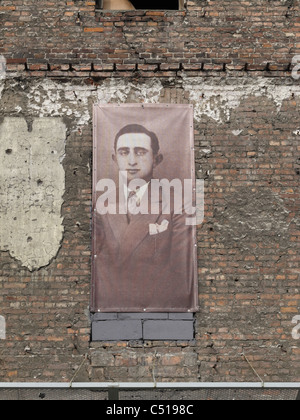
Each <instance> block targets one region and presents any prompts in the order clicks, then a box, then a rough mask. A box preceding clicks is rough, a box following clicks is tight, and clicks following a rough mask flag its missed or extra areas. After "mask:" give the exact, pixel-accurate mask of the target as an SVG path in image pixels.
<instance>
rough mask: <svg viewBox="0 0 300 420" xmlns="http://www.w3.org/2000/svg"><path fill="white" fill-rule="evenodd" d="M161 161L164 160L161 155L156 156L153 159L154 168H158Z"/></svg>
mask: <svg viewBox="0 0 300 420" xmlns="http://www.w3.org/2000/svg"><path fill="white" fill-rule="evenodd" d="M163 160H164V157H163V155H162V154H161V153H160V154H159V155H157V156H156V158H155V159H154V168H156V166H158V165H159V164H160V163H161V162H162V161H163Z"/></svg>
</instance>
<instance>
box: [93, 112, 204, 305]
mask: <svg viewBox="0 0 300 420" xmlns="http://www.w3.org/2000/svg"><path fill="white" fill-rule="evenodd" d="M194 161H195V160H194V129H193V107H192V106H191V105H165V104H160V105H146V104H145V105H141V104H126V105H116V104H115V105H102V104H101V105H95V106H94V155H93V172H94V173H93V234H92V242H93V263H92V264H93V267H92V304H91V306H92V308H91V309H92V312H195V311H197V309H198V281H197V246H196V226H195V224H196V223H195V222H194V220H195V211H196V208H195V205H196V203H195V190H196V188H195V164H194Z"/></svg>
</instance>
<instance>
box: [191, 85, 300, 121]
mask: <svg viewBox="0 0 300 420" xmlns="http://www.w3.org/2000/svg"><path fill="white" fill-rule="evenodd" d="M183 88H184V90H185V91H187V92H188V93H189V95H190V101H191V102H192V103H194V105H195V118H196V120H197V121H200V120H201V119H202V117H203V116H204V115H206V116H208V117H210V118H212V119H213V120H215V121H216V122H218V123H219V124H223V123H225V122H226V121H229V120H230V116H231V112H232V110H234V109H236V108H238V107H239V105H240V103H241V101H242V100H243V99H244V98H247V97H250V96H256V97H267V98H268V99H271V100H273V101H274V102H275V105H276V107H277V110H278V112H279V111H280V109H281V106H282V103H283V101H284V100H287V99H289V98H291V97H292V95H295V96H300V86H299V85H292V86H287V85H279V86H277V85H274V83H272V81H269V80H268V79H265V78H262V77H259V78H257V79H255V82H254V81H253V80H248V81H247V82H245V83H244V84H233V85H227V84H225V83H219V84H217V83H215V84H207V83H205V82H203V81H199V79H195V78H188V77H186V78H184V81H183Z"/></svg>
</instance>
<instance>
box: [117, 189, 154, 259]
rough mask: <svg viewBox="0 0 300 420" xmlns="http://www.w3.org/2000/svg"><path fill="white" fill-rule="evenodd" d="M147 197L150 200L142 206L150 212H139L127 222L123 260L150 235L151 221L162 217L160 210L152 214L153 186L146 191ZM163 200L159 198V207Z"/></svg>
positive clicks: (123, 240) (123, 239)
mask: <svg viewBox="0 0 300 420" xmlns="http://www.w3.org/2000/svg"><path fill="white" fill-rule="evenodd" d="M147 198H148V201H145V202H144V203H142V206H143V208H144V209H146V211H145V212H147V213H148V214H141V213H139V214H137V215H133V216H131V221H130V223H129V224H128V223H127V229H126V230H125V232H124V235H123V237H122V246H121V250H120V251H121V252H120V255H121V260H122V261H124V260H126V259H127V258H128V257H129V256H130V255H131V254H132V253H133V252H134V250H135V249H136V248H137V247H138V246H139V245H140V243H141V242H142V241H143V240H144V239H145V238H146V237H147V236H148V235H149V225H150V224H151V223H157V221H158V219H159V217H160V212H158V213H159V214H151V188H148V190H147V192H146V193H145V196H144V199H147ZM161 201H162V200H161V197H159V200H158V201H157V202H156V203H155V204H156V205H157V206H156V207H157V208H158V209H160V207H161ZM152 204H153V200H152ZM125 217H126V216H125Z"/></svg>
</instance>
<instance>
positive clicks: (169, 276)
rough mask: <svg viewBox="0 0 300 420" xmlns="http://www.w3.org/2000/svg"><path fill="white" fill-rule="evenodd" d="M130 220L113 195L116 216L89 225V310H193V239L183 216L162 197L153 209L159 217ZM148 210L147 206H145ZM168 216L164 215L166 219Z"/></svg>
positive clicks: (99, 217)
mask: <svg viewBox="0 0 300 420" xmlns="http://www.w3.org/2000/svg"><path fill="white" fill-rule="evenodd" d="M150 192H151V188H150V187H149V188H148V192H147V193H146V195H145V199H146V197H147V196H148V202H145V203H146V207H148V213H149V214H138V215H135V216H133V215H132V216H131V221H130V223H128V218H127V215H126V214H120V213H126V210H125V207H126V206H125V199H124V200H123V199H122V197H124V195H123V194H120V197H121V198H120V199H119V190H117V209H119V210H121V211H119V212H118V214H105V215H100V214H98V213H95V212H94V221H93V235H94V238H93V239H94V240H93V254H94V260H93V289H92V310H93V311H94V312H97V311H99V310H101V311H103V312H143V311H144V309H146V310H147V311H148V312H166V311H167V312H170V311H171V312H187V311H188V310H189V309H190V310H192V311H194V310H196V306H197V304H196V293H195V292H196V290H197V288H196V282H197V279H196V277H197V276H196V269H195V261H196V259H195V258H194V257H195V253H196V249H195V245H194V243H195V238H194V232H193V227H191V226H187V225H186V217H187V215H186V214H185V213H184V212H183V214H179V215H178V214H175V211H174V204H173V203H174V196H173V195H171V208H170V210H171V211H168V209H167V206H166V203H168V201H165V200H163V197H162V194H160V197H159V200H158V202H156V203H154V205H155V206H156V208H157V213H158V214H151V206H152V205H153V203H151V194H150ZM147 204H148V205H147ZM166 212H167V213H168V214H164V213H166Z"/></svg>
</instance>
